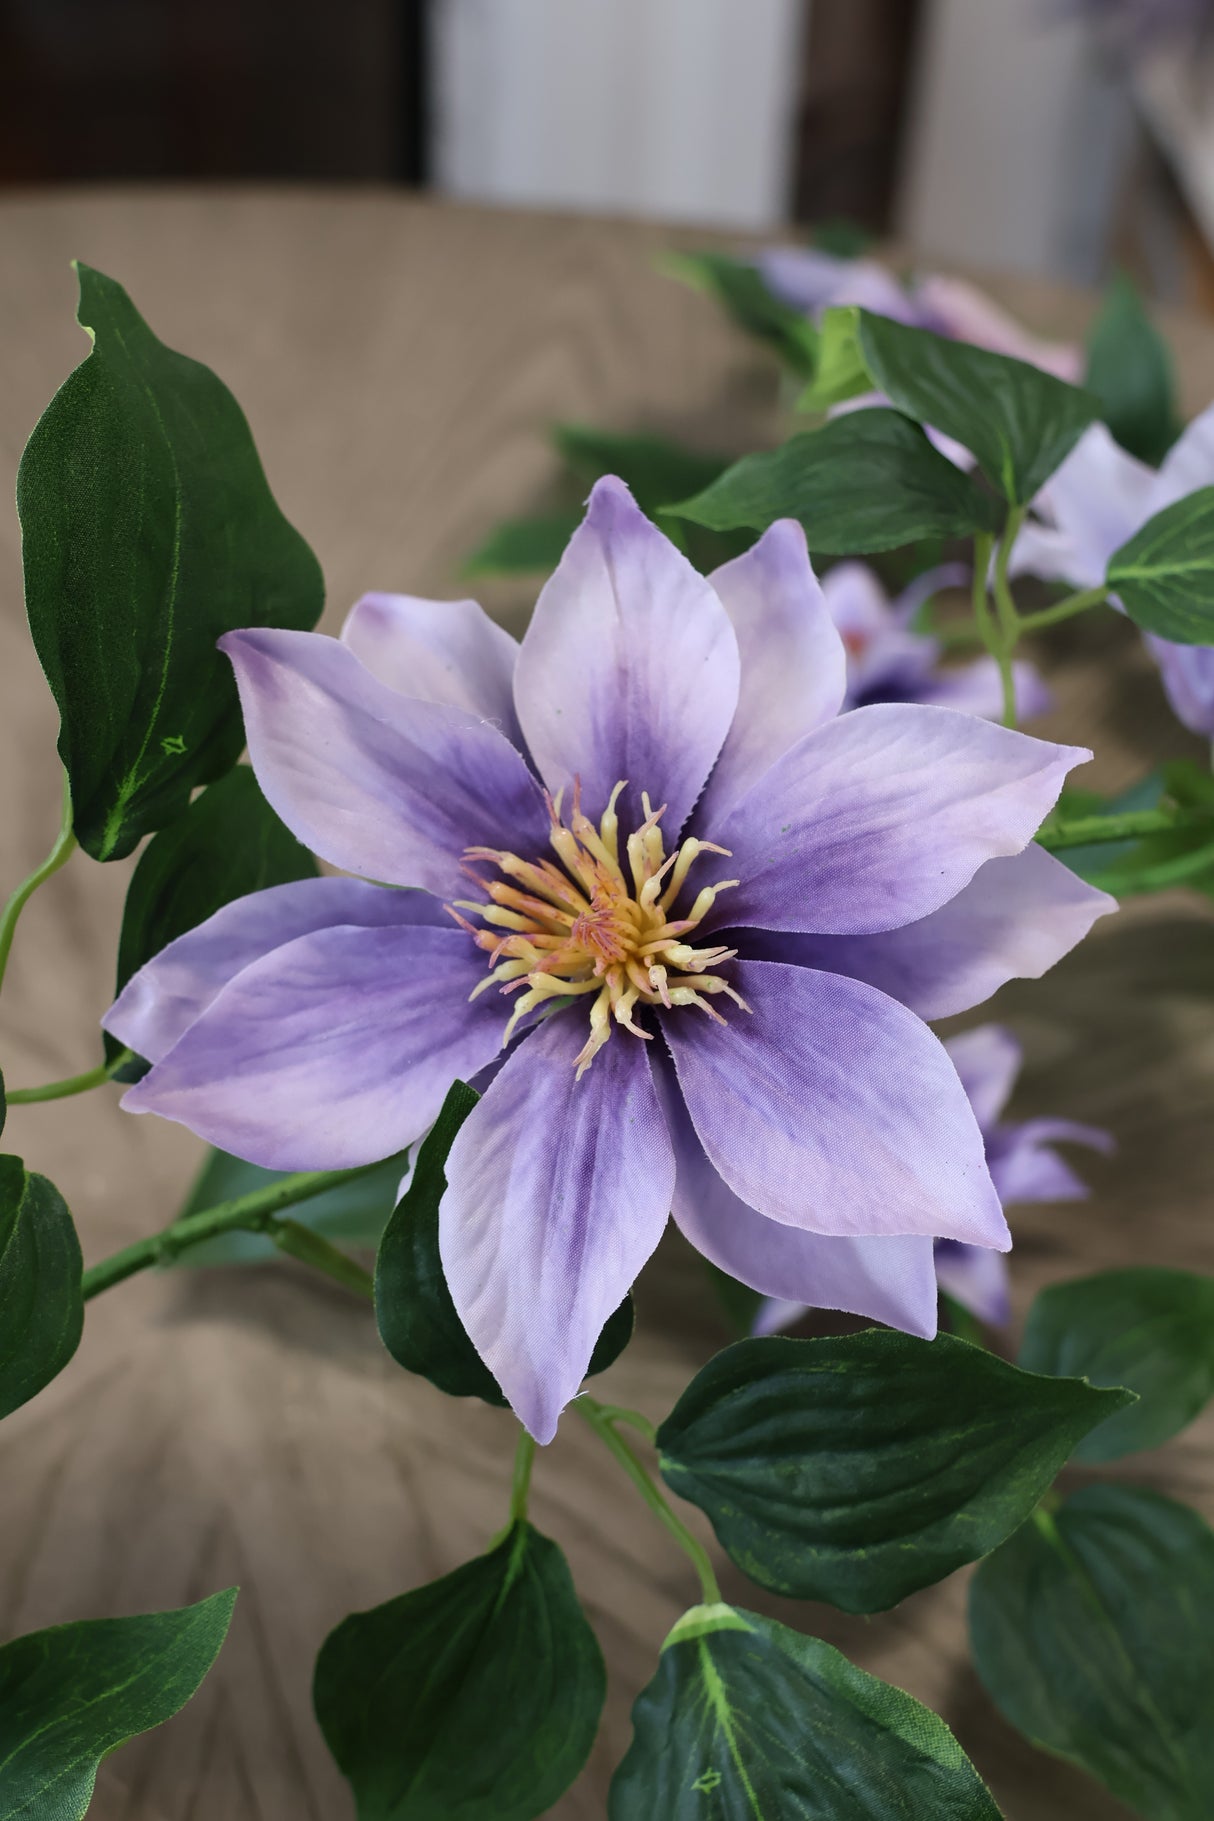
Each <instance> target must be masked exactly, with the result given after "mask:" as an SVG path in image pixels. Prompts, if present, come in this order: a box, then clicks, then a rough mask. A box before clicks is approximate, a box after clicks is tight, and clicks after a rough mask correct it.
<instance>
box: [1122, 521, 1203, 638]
mask: <svg viewBox="0 0 1214 1821" xmlns="http://www.w3.org/2000/svg"><path fill="white" fill-rule="evenodd" d="M1106 579H1107V581H1108V584H1109V588H1110V589H1111V590H1112V592H1113V593H1114V594H1116V595H1118V596H1119V598H1120V600H1121V602H1122V604H1123V606H1124V607H1125V610H1126V612H1127V613H1128V614H1129V616H1130V618H1131V619H1132V620H1133V621H1134V623H1135V624H1136V625H1138V626H1141V627H1142V628H1143V630H1144V631H1146V632H1157V633H1159V635H1160V637H1161V638H1165V639H1172V640H1173V641H1174V642H1175V643H1176V644H1178V645H1214V487H1201V488H1199V489H1198V491H1197V492H1196V493H1188V494H1186V495H1185V497H1184V498H1183V499H1179V500H1176V501H1175V502H1174V503H1173V504H1172V505H1171V506H1165V507H1164V509H1163V511H1162V512H1157V513H1156V514H1155V516H1154V518H1149V519H1148V520H1147V522H1146V524H1145V525H1143V526H1142V527H1141V528H1140V529H1139V530H1138V531H1136V532H1135V533H1134V535H1133V537H1132V538H1131V539H1130V541H1129V543H1128V544H1123V545H1122V546H1121V549H1120V550H1118V551H1117V552H1116V554H1115V555H1114V556H1112V557H1110V559H1109V567H1108V572H1107V577H1106Z"/></svg>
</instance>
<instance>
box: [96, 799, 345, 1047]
mask: <svg viewBox="0 0 1214 1821" xmlns="http://www.w3.org/2000/svg"><path fill="white" fill-rule="evenodd" d="M316 873H317V867H316V862H315V860H314V859H313V858H312V856H311V854H310V853H309V852H308V850H307V848H306V847H303V846H301V845H300V843H299V842H298V841H297V840H296V839H295V836H294V835H293V834H292V833H291V831H290V830H289V829H288V828H287V827H286V826H285V825H284V824H283V823H282V822H280V821H279V819H278V817H277V816H276V815H275V813H274V811H273V810H272V809H271V808H270V805H269V804H268V803H267V802H266V800H265V798H264V797H263V796H262V794H261V789H260V787H259V785H258V783H257V779H256V778H255V777H254V776H253V772H252V769H251V768H250V767H249V766H248V765H237V766H235V767H234V768H233V769H232V770H231V771H230V772H229V773H228V774H227V776H226V777H224V778H220V779H219V780H218V781H217V782H216V783H214V784H209V785H208V786H207V788H206V789H205V790H204V791H202V792H201V794H200V795H199V796H197V797H195V799H194V801H193V802H192V803H191V804H190V806H189V808H188V809H187V810H186V812H185V814H184V815H182V816H179V817H178V818H177V820H176V821H175V822H171V823H170V824H169V826H168V827H167V828H164V829H162V830H161V831H160V833H159V834H158V835H156V836H155V837H154V838H153V839H152V840H151V841H149V842H148V845H147V847H146V848H145V849H144V851H143V853H142V854H140V856H139V864H138V866H137V867H136V868H135V871H134V873H133V874H132V876H131V883H130V885H129V886H128V887H127V894H126V904H125V906H124V908H123V912H122V935H121V936H120V938H119V941H118V977H117V980H116V981H115V984H114V993H115V997H117V995H118V994H119V993H120V992H121V991H122V989H123V987H124V986H125V985H126V983H127V981H128V980H129V979H130V978H131V975H132V974H135V973H138V971H139V969H140V968H141V967H142V966H143V964H144V962H145V961H150V960H151V958H152V956H153V955H158V954H159V953H160V950H161V949H162V948H167V947H168V945H169V943H170V942H173V941H175V940H176V938H177V937H178V936H184V935H185V933H186V931H187V930H191V929H196V928H197V926H198V925H199V924H200V923H205V922H206V920H207V918H208V917H211V916H213V915H214V914H215V912H216V911H217V910H221V909H222V908H223V906H224V905H225V904H230V903H231V902H232V900H233V899H234V898H243V897H245V896H246V895H247V894H248V893H249V892H260V891H265V890H266V889H267V887H269V886H271V885H287V884H289V883H290V882H291V881H292V880H295V879H314V878H315V877H316ZM121 1047H122V1046H121V1045H120V1044H119V1043H117V1042H116V1041H115V1039H114V1038H112V1037H107V1039H106V1054H107V1056H109V1057H110V1058H111V1059H112V1058H113V1057H114V1056H116V1055H117V1054H118V1052H119V1050H120V1049H121Z"/></svg>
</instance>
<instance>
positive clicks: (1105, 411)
mask: <svg viewBox="0 0 1214 1821" xmlns="http://www.w3.org/2000/svg"><path fill="white" fill-rule="evenodd" d="M1087 349H1088V362H1087V374H1086V376H1085V378H1084V385H1085V387H1086V389H1087V390H1088V391H1089V392H1091V393H1093V394H1094V395H1095V397H1096V398H1098V399H1099V400H1100V407H1101V410H1100V414H1101V417H1102V418H1103V419H1104V422H1105V423H1106V424H1107V425H1108V427H1109V429H1110V430H1111V431H1112V432H1113V435H1114V436H1115V437H1116V439H1117V441H1118V442H1119V443H1120V444H1121V446H1122V448H1123V449H1128V450H1129V452H1130V454H1131V455H1136V456H1137V457H1138V459H1139V461H1142V462H1149V463H1150V465H1151V467H1152V468H1157V467H1158V466H1159V464H1160V462H1162V460H1163V458H1164V456H1165V455H1166V454H1167V452H1168V450H1169V449H1170V448H1171V447H1172V444H1173V443H1174V442H1175V441H1176V438H1177V436H1178V435H1179V434H1180V429H1181V423H1180V414H1179V412H1178V410H1177V407H1176V381H1175V375H1174V374H1173V371H1172V356H1171V354H1170V352H1169V350H1168V344H1167V343H1166V341H1165V340H1164V338H1163V336H1162V335H1161V334H1160V333H1159V331H1158V329H1157V328H1156V327H1155V325H1154V324H1153V323H1152V321H1151V319H1150V317H1149V316H1148V315H1147V313H1146V310H1145V309H1144V307H1143V302H1142V299H1141V297H1139V295H1138V292H1137V290H1136V289H1135V287H1134V285H1133V284H1132V283H1131V282H1130V280H1129V279H1128V278H1126V277H1125V275H1124V274H1118V276H1117V277H1116V278H1115V279H1114V280H1113V282H1112V284H1111V285H1110V286H1109V288H1108V290H1107V291H1106V292H1105V296H1104V302H1103V304H1102V305H1101V308H1100V313H1099V315H1098V316H1097V317H1096V320H1095V322H1094V323H1093V324H1092V328H1091V330H1090V332H1089V334H1088V342H1087Z"/></svg>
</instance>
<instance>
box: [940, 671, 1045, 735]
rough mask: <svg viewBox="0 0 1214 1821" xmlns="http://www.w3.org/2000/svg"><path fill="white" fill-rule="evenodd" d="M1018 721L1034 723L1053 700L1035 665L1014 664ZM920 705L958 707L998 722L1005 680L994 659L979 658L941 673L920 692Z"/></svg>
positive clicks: (1001, 714)
mask: <svg viewBox="0 0 1214 1821" xmlns="http://www.w3.org/2000/svg"><path fill="white" fill-rule="evenodd" d="M1012 684H1013V687H1014V690H1015V699H1016V719H1017V721H1031V720H1032V719H1033V717H1034V716H1035V715H1039V714H1046V713H1047V712H1048V711H1049V709H1050V708H1051V707H1052V706H1053V697H1052V696H1051V694H1050V692H1049V690H1048V689H1047V688H1046V685H1045V683H1044V682H1043V681H1042V679H1041V677H1040V676H1039V674H1038V673H1037V671H1036V670H1034V668H1033V666H1032V665H1031V664H1024V663H1019V662H1017V663H1015V664H1013V665H1012ZM914 699H915V700H916V701H917V702H927V703H932V704H935V706H936V707H938V708H956V709H958V710H960V712H961V713H962V714H976V715H981V717H982V718H983V720H986V721H998V720H1001V719H1002V717H1003V680H1002V678H1001V677H1000V674H999V666H998V664H996V662H995V660H994V658H991V657H984V658H975V659H974V661H973V663H972V664H956V665H951V666H949V667H948V668H947V669H945V670H937V671H935V672H934V673H933V675H932V676H931V677H930V678H928V680H927V681H926V682H925V683H924V684H923V686H922V688H921V689H920V690H918V691H917V692H916V695H915V698H914Z"/></svg>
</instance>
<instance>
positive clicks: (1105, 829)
mask: <svg viewBox="0 0 1214 1821" xmlns="http://www.w3.org/2000/svg"><path fill="white" fill-rule="evenodd" d="M1209 827H1211V818H1210V812H1209V810H1199V809H1193V810H1185V809H1130V810H1126V812H1125V814H1124V815H1120V816H1076V817H1075V819H1074V821H1069V822H1052V823H1051V822H1047V823H1046V825H1045V827H1044V828H1042V829H1039V830H1038V832H1037V840H1038V841H1039V842H1040V844H1041V846H1042V847H1044V848H1047V849H1048V850H1049V852H1050V853H1059V852H1061V851H1062V850H1064V849H1065V848H1068V847H1094V846H1098V845H1104V844H1108V843H1111V842H1114V841H1141V840H1143V839H1144V838H1145V837H1146V836H1147V835H1163V834H1170V833H1172V832H1173V830H1175V829H1183V828H1209Z"/></svg>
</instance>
